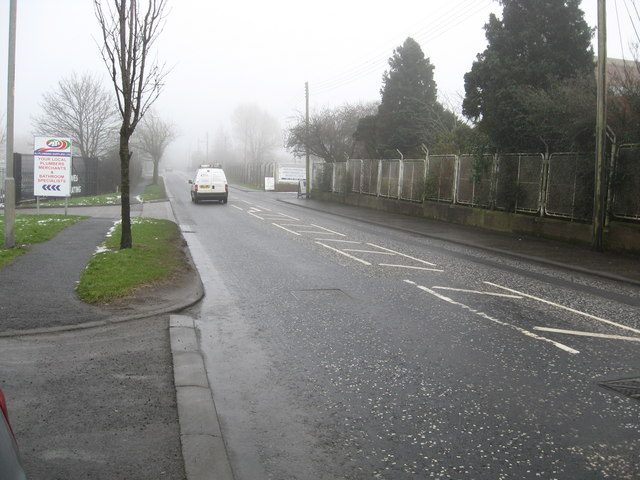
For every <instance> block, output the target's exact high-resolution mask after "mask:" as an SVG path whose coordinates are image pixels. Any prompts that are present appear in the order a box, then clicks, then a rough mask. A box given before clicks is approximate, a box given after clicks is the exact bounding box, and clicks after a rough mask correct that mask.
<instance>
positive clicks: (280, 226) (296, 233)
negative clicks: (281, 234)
mask: <svg viewBox="0 0 640 480" xmlns="http://www.w3.org/2000/svg"><path fill="white" fill-rule="evenodd" d="M271 225H275V226H276V227H278V228H281V229H282V230H286V231H287V232H289V233H293V234H294V235H298V236H300V234H299V233H298V232H294V231H293V230H289V229H288V228H286V227H283V226H282V225H278V224H277V223H275V222H274V223H272V224H271Z"/></svg>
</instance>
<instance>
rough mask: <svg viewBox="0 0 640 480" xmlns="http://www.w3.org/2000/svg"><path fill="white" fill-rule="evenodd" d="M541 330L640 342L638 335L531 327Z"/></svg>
mask: <svg viewBox="0 0 640 480" xmlns="http://www.w3.org/2000/svg"><path fill="white" fill-rule="evenodd" d="M533 329H534V330H539V331H541V332H552V333H563V334H566V335H577V336H579V337H595V338H608V339H611V340H626V341H628V342H640V337H625V336H623V335H607V334H606V333H593V332H579V331H576V330H563V329H560V328H548V327H533Z"/></svg>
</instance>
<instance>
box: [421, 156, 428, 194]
mask: <svg viewBox="0 0 640 480" xmlns="http://www.w3.org/2000/svg"><path fill="white" fill-rule="evenodd" d="M423 151H424V173H423V175H422V181H423V187H422V194H421V196H422V203H424V200H425V192H426V191H427V180H428V179H429V149H428V148H425V147H424V145H423Z"/></svg>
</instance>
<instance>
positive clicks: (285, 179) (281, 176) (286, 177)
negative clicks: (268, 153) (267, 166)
mask: <svg viewBox="0 0 640 480" xmlns="http://www.w3.org/2000/svg"><path fill="white" fill-rule="evenodd" d="M306 178H307V171H306V169H305V167H280V166H279V167H278V183H298V182H299V181H300V180H304V179H306Z"/></svg>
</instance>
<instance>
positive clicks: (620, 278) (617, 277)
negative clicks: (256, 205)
mask: <svg viewBox="0 0 640 480" xmlns="http://www.w3.org/2000/svg"><path fill="white" fill-rule="evenodd" d="M278 201H280V202H282V203H286V204H288V205H293V206H296V207H300V208H307V209H309V210H315V211H317V212H323V213H330V214H331V215H337V216H339V217H343V218H349V219H351V220H358V221H360V222H364V223H369V224H371V225H376V226H379V227H386V228H392V229H394V230H399V231H403V232H407V233H412V234H414V235H420V236H422V237H427V238H433V239H436V240H445V241H447V242H451V243H455V244H457V245H461V246H463V247H471V248H477V249H480V250H484V251H486V252H490V253H497V254H500V255H509V256H511V257H513V258H518V259H521V260H527V261H530V262H535V263H539V264H542V265H548V266H552V267H556V268H562V269H565V270H569V271H574V272H580V273H586V274H589V275H593V276H596V277H600V278H604V279H607V280H614V281H617V282H624V283H628V284H631V285H635V286H640V282H639V281H637V280H634V279H632V278H627V277H623V276H620V275H615V274H611V273H607V272H601V271H598V270H590V269H588V268H583V267H579V266H576V265H568V264H566V263H561V262H556V261H553V260H548V259H546V258H542V257H535V256H531V255H525V254H522V253H518V252H511V251H508V250H503V249H499V248H492V247H487V246H485V245H480V244H477V243H473V242H465V241H463V240H456V239H452V238H448V237H447V238H445V237H442V236H440V235H434V234H429V233H425V232H421V231H418V230H413V229H411V228H405V227H400V226H397V225H393V226H390V225H387V224H385V223H381V222H376V221H375V220H369V219H366V218H362V217H356V216H353V215H347V214H345V213H339V212H335V211H327V210H323V209H322V208H316V207H313V206H310V205H302V204H300V203H297V202H291V201H288V200H286V199H282V198H279V199H278Z"/></svg>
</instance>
